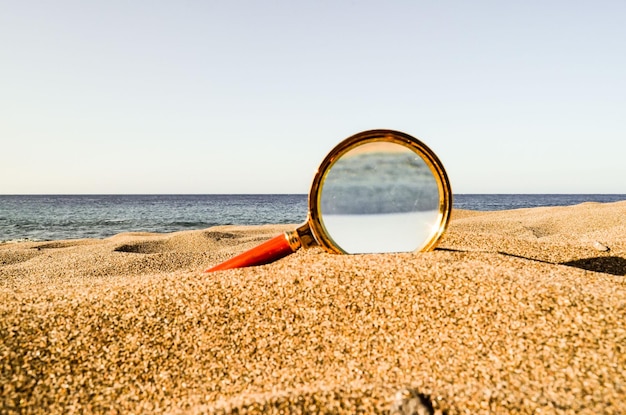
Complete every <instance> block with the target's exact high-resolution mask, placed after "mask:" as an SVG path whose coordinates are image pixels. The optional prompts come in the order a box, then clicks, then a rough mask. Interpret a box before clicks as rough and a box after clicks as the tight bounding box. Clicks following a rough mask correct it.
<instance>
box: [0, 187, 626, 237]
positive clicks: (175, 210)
mask: <svg viewBox="0 0 626 415" xmlns="http://www.w3.org/2000/svg"><path fill="white" fill-rule="evenodd" d="M620 200H626V195H624V194H455V195H454V208H456V209H470V210H479V211H492V210H508V209H520V208H530V207H538V206H568V205H576V204H579V203H583V202H602V203H606V202H615V201H620ZM306 217H307V196H306V195H303V194H295V195H289V194H278V195H275V194H253V195H0V243H7V242H19V241H47V240H60V239H84V238H107V237H110V236H113V235H116V234H118V233H122V232H156V233H169V232H176V231H183V230H192V229H205V228H209V227H211V226H217V225H263V224H299V223H303V222H304V221H305V220H306Z"/></svg>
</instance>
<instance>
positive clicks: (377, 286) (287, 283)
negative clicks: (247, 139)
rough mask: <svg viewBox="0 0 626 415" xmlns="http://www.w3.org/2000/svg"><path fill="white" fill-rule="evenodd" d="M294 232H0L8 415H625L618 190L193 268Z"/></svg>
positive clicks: (458, 214)
mask: <svg viewBox="0 0 626 415" xmlns="http://www.w3.org/2000/svg"><path fill="white" fill-rule="evenodd" d="M291 228H292V226H288V225H281V226H259V227H235V226H232V227H231V226H227V227H219V228H210V229H206V230H198V231H187V232H178V233H173V234H165V235H159V234H130V233H129V234H120V235H116V236H114V237H112V238H108V239H104V240H80V241H50V242H24V243H19V244H2V245H0V396H1V397H0V413H75V412H80V413H104V412H106V413H191V414H196V413H209V414H213V413H215V414H217V413H221V414H230V413H240V414H241V413H346V414H347V413H389V408H390V405H391V402H392V400H393V397H394V395H395V394H396V392H397V391H398V390H400V389H402V388H410V389H412V390H416V391H419V392H420V393H421V394H423V395H424V396H426V397H428V399H429V402H430V403H431V404H432V406H433V408H434V410H435V411H436V412H438V413H448V414H461V413H625V412H626V371H625V369H624V368H625V367H626V346H624V345H626V327H625V324H624V321H625V320H626V282H625V280H624V278H625V276H626V202H618V203H610V204H582V205H578V206H571V207H562V208H561V207H559V208H556V207H554V208H535V209H520V210H514V211H503V212H470V211H455V212H454V213H453V220H452V222H451V224H450V227H449V230H448V232H447V233H446V234H445V236H444V238H443V240H442V241H441V243H440V245H439V249H437V250H435V251H433V252H427V253H419V254H410V253H403V254H370V255H356V256H349V255H331V254H327V253H325V252H323V251H322V250H320V249H310V250H301V251H299V252H297V253H295V254H294V255H291V256H290V257H287V258H285V259H282V260H280V261H277V262H275V263H273V264H269V265H265V266H261V267H253V268H245V269H237V270H229V271H224V272H219V273H213V274H205V273H202V272H201V271H202V270H203V269H205V268H206V267H208V266H210V265H214V264H216V263H218V262H220V261H222V260H224V259H227V258H228V257H229V256H231V255H233V254H236V253H238V252H241V251H243V250H245V249H247V248H250V247H253V246H255V245H256V244H257V243H259V242H260V241H262V240H265V239H268V238H269V237H272V236H274V235H275V234H278V233H280V232H282V231H284V230H288V229H291ZM601 247H606V248H607V249H608V250H602V249H601Z"/></svg>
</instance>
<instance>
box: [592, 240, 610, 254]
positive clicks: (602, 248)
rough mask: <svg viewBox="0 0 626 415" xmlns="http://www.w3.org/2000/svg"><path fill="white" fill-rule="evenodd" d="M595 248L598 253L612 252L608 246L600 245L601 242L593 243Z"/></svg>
mask: <svg viewBox="0 0 626 415" xmlns="http://www.w3.org/2000/svg"><path fill="white" fill-rule="evenodd" d="M593 247H594V249H595V250H596V251H600V252H608V251H610V250H611V249H610V248H609V247H608V246H606V245H604V244H601V243H600V242H598V241H595V242H594V243H593Z"/></svg>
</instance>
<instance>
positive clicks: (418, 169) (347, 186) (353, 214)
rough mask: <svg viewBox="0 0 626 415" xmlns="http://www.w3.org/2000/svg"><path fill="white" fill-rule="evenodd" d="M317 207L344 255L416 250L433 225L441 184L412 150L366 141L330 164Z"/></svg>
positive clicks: (327, 229) (400, 146)
mask: <svg viewBox="0 0 626 415" xmlns="http://www.w3.org/2000/svg"><path fill="white" fill-rule="evenodd" d="M320 209H321V216H322V222H323V226H324V228H325V229H326V232H327V234H328V235H329V236H330V237H331V238H332V240H333V241H334V242H335V243H336V244H337V245H338V246H339V247H341V249H343V250H344V251H345V252H347V253H351V254H353V253H367V252H408V251H415V250H417V249H419V248H420V247H421V246H422V245H423V244H424V243H425V242H426V241H427V240H429V238H430V237H431V236H432V235H433V233H434V232H435V231H436V229H437V226H436V225H437V224H438V218H439V188H438V186H437V181H436V179H435V177H434V175H433V173H432V172H431V170H430V168H429V167H428V165H427V164H426V163H425V162H424V160H423V159H422V158H421V157H420V156H419V155H418V154H416V153H415V152H413V151H412V150H411V149H409V148H406V147H404V146H402V145H400V144H395V143H379V142H375V143H368V144H364V145H361V146H358V147H356V148H354V149H352V150H350V151H348V152H347V153H345V154H344V155H343V156H341V157H340V158H339V159H338V160H337V161H336V162H335V163H334V164H333V165H332V167H331V169H330V170H329V171H328V173H327V174H326V176H325V178H324V181H323V183H322V190H321V206H320Z"/></svg>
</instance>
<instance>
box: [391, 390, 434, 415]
mask: <svg viewBox="0 0 626 415" xmlns="http://www.w3.org/2000/svg"><path fill="white" fill-rule="evenodd" d="M434 413H435V411H434V409H433V405H432V403H431V402H430V399H429V398H428V396H426V395H424V394H422V393H419V392H418V391H416V390H415V389H401V390H399V391H398V392H397V393H396V396H395V397H394V399H393V402H392V403H391V408H390V409H389V415H433V414H434Z"/></svg>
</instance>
